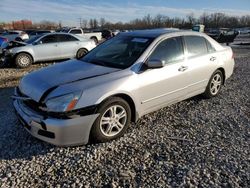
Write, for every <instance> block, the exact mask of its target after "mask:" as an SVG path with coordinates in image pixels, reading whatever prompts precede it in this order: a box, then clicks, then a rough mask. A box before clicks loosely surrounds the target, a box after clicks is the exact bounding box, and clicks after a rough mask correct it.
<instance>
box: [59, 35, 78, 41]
mask: <svg viewBox="0 0 250 188" xmlns="http://www.w3.org/2000/svg"><path fill="white" fill-rule="evenodd" d="M58 41H59V42H71V41H78V39H76V38H75V37H73V36H71V35H58Z"/></svg>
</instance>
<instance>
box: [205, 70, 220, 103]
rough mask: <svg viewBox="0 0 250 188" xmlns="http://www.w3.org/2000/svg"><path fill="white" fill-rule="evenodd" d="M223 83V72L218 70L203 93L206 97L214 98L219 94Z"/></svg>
mask: <svg viewBox="0 0 250 188" xmlns="http://www.w3.org/2000/svg"><path fill="white" fill-rule="evenodd" d="M222 85H223V74H222V72H221V71H220V70H216V71H215V72H214V73H213V75H212V76H211V78H210V80H209V82H208V85H207V87H206V90H205V92H204V93H203V95H204V96H205V97H206V98H212V97H215V96H216V95H218V94H219V92H220V90H221V87H222Z"/></svg>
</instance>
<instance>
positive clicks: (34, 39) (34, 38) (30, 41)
mask: <svg viewBox="0 0 250 188" xmlns="http://www.w3.org/2000/svg"><path fill="white" fill-rule="evenodd" d="M41 36H42V35H37V36H35V37H32V38H30V39H29V40H26V41H25V43H27V44H32V43H33V42H35V41H36V40H37V39H39V38H40V37H41Z"/></svg>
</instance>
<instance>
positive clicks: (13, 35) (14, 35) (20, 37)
mask: <svg viewBox="0 0 250 188" xmlns="http://www.w3.org/2000/svg"><path fill="white" fill-rule="evenodd" d="M1 36H2V37H5V38H7V39H8V41H14V40H17V41H25V40H28V39H29V35H28V34H27V33H25V32H24V31H18V30H13V31H5V32H4V33H2V34H1Z"/></svg>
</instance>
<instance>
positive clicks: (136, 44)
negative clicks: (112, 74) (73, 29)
mask: <svg viewBox="0 0 250 188" xmlns="http://www.w3.org/2000/svg"><path fill="white" fill-rule="evenodd" d="M152 41H153V38H146V37H131V36H116V37H114V38H112V39H110V40H108V41H106V42H104V43H103V44H101V45H99V46H97V47H96V48H94V49H93V50H92V51H90V52H89V53H88V54H87V55H86V56H84V57H83V58H82V59H81V60H82V61H85V62H88V63H93V64H98V65H102V66H108V67H115V68H121V69H124V68H127V67H130V66H131V65H132V64H134V62H135V61H136V60H137V59H138V58H139V57H140V56H141V54H142V53H143V52H144V51H145V49H146V48H147V47H148V46H149V44H151V42H152Z"/></svg>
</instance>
